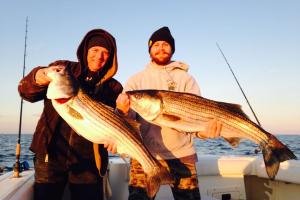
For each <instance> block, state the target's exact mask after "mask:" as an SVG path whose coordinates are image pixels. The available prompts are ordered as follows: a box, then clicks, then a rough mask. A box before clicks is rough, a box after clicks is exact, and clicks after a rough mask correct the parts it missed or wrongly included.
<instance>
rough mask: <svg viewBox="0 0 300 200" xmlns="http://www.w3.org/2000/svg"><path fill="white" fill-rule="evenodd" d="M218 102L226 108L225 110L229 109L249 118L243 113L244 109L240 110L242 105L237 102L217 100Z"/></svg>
mask: <svg viewBox="0 0 300 200" xmlns="http://www.w3.org/2000/svg"><path fill="white" fill-rule="evenodd" d="M218 104H219V105H221V106H222V107H224V108H226V109H227V110H230V111H231V112H234V113H237V114H239V115H240V116H242V117H245V118H247V119H249V117H248V115H247V114H246V113H244V111H243V110H242V106H241V105H239V104H233V103H225V102H218Z"/></svg>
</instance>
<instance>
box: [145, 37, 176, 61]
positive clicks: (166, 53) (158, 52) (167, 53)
mask: <svg viewBox="0 0 300 200" xmlns="http://www.w3.org/2000/svg"><path fill="white" fill-rule="evenodd" d="M150 57H151V58H152V61H154V62H155V63H156V64H159V65H165V64H168V63H169V62H170V60H171V57H172V47H171V45H170V44H169V43H167V42H166V41H156V42H155V43H154V44H153V45H152V47H151V49H150Z"/></svg>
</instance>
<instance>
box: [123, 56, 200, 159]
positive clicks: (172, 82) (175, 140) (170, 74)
mask: <svg viewBox="0 0 300 200" xmlns="http://www.w3.org/2000/svg"><path fill="white" fill-rule="evenodd" d="M188 69H189V67H188V65H186V64H184V63H182V62H178V61H174V62H171V63H169V64H167V65H164V66H158V65H156V64H154V63H153V62H150V63H149V64H148V65H147V66H146V68H145V69H144V70H143V71H141V72H139V73H137V74H136V75H134V76H132V77H131V78H129V79H128V81H127V83H126V84H125V87H124V90H125V91H130V90H141V89H156V90H173V91H177V92H188V93H192V94H196V95H200V89H199V86H198V84H197V82H196V81H195V79H194V78H193V77H192V76H191V75H189V74H188V73H187V71H188ZM129 114H130V115H131V116H130V117H133V118H136V119H137V120H138V121H139V122H140V123H141V130H142V137H143V141H144V143H145V145H146V146H147V148H148V149H149V150H150V152H151V153H152V155H153V156H154V157H156V158H157V159H164V160H170V159H177V158H178V159H181V160H183V161H187V162H189V161H191V162H194V161H196V160H197V157H196V152H195V149H194V147H193V138H192V136H191V134H184V133H181V132H179V131H177V130H174V129H171V128H168V127H160V126H157V125H154V124H150V123H148V122H146V121H145V120H143V119H142V118H141V117H140V116H139V115H138V114H136V113H134V112H133V111H130V113H129Z"/></svg>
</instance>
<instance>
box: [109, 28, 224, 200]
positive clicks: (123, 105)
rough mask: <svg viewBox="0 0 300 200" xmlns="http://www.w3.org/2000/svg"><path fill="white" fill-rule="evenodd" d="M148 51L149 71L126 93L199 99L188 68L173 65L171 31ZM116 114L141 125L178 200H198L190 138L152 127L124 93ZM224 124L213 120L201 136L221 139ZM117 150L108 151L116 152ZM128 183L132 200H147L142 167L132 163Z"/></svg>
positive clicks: (154, 39)
mask: <svg viewBox="0 0 300 200" xmlns="http://www.w3.org/2000/svg"><path fill="white" fill-rule="evenodd" d="M148 50H149V53H150V58H151V61H150V62H149V63H148V64H147V66H146V68H145V69H144V70H143V71H141V72H139V73H137V74H135V75H134V76H132V77H131V78H129V79H128V81H127V83H126V84H125V86H124V91H130V90H142V89H156V90H170V91H177V92H187V93H192V94H196V95H200V89H199V86H198V84H197V82H196V80H195V79H194V78H193V77H192V76H191V75H190V74H188V69H189V66H188V65H187V64H185V63H183V62H179V61H172V60H171V58H172V55H173V54H174V52H175V41H174V38H173V36H172V35H171V32H170V30H169V28H168V27H162V28H160V29H158V30H157V31H155V32H154V33H153V34H152V35H151V37H150V39H149V41H148ZM116 103H117V109H116V111H117V112H119V113H120V114H123V115H129V117H131V118H134V119H136V120H137V121H138V122H140V123H141V134H142V138H143V141H144V144H145V146H146V147H147V148H148V149H149V151H150V152H151V154H152V155H153V156H154V157H155V158H157V159H158V160H159V161H160V162H161V164H162V165H163V166H165V167H166V168H167V169H168V170H169V171H170V173H171V174H172V175H173V176H174V178H175V183H174V184H172V185H171V190H172V193H173V196H174V199H176V200H196V199H197V200H199V199H200V192H199V187H198V179H197V171H196V166H195V162H196V161H197V154H196V151H195V149H194V147H193V138H192V135H191V134H186V133H182V132H180V131H177V130H175V129H171V128H168V127H164V126H157V125H154V124H150V123H148V122H146V121H145V120H144V119H142V117H141V116H139V115H138V114H137V113H135V112H134V111H133V110H131V109H129V107H130V101H129V98H128V96H127V95H126V94H125V93H122V94H120V95H119V97H118V98H117V102H116ZM221 127H222V126H221V124H220V123H217V121H216V120H212V121H211V122H210V123H209V124H208V126H207V129H206V131H204V132H203V133H199V135H201V136H202V137H203V138H214V137H218V136H219V135H220V131H221ZM116 148H117V147H115V148H112V149H109V150H112V151H116ZM130 167H131V168H130V181H129V197H128V199H129V200H148V199H149V198H148V197H147V193H146V190H145V187H146V185H145V178H146V176H145V174H144V172H143V169H142V167H141V165H140V164H139V163H138V162H137V161H136V160H135V159H131V166H130Z"/></svg>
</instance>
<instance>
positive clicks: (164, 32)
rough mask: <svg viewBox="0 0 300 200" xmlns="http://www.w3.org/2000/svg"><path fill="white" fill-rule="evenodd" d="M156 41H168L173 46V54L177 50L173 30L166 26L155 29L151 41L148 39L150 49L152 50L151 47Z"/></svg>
mask: <svg viewBox="0 0 300 200" xmlns="http://www.w3.org/2000/svg"><path fill="white" fill-rule="evenodd" d="M156 41H166V42H168V43H169V44H170V45H171V47H172V54H173V53H174V52H175V41H174V38H173V36H172V35H171V32H170V30H169V28H168V27H166V26H164V27H162V28H160V29H158V30H157V31H155V32H154V33H153V34H152V35H151V37H150V39H149V41H148V48H149V49H148V51H149V52H150V49H151V47H152V45H153V44H154V43H155V42H156Z"/></svg>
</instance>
